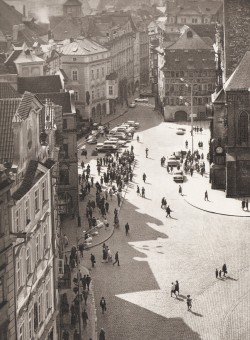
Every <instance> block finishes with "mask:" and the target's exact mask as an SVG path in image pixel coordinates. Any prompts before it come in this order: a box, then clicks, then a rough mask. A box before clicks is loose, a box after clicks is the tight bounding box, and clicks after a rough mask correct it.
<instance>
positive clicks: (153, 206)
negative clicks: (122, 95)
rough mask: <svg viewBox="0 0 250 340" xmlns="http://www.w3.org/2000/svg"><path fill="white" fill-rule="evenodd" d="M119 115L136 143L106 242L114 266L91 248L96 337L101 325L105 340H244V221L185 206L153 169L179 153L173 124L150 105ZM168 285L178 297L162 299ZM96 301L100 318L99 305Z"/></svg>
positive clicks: (246, 317)
mask: <svg viewBox="0 0 250 340" xmlns="http://www.w3.org/2000/svg"><path fill="white" fill-rule="evenodd" d="M126 116H127V117H128V118H126V119H133V118H134V119H135V120H139V122H140V124H141V129H140V131H139V135H140V143H137V142H135V141H133V145H134V147H135V156H136V159H137V161H138V162H137V165H136V168H135V177H134V183H133V185H131V186H130V187H129V188H128V192H127V193H126V196H125V200H124V203H123V206H122V209H121V212H120V221H121V223H120V228H119V229H116V230H115V232H114V234H113V236H112V237H111V238H110V239H109V240H108V242H107V243H108V245H109V246H110V248H111V250H112V252H113V253H115V251H117V250H118V251H119V254H120V267H117V266H112V264H111V263H102V262H101V259H102V250H101V246H98V247H95V248H94V249H92V251H93V253H94V254H95V256H96V259H97V263H96V267H95V268H94V269H93V270H92V273H91V275H92V278H93V280H94V291H95V301H96V308H97V319H98V331H99V330H100V328H101V327H104V329H105V331H106V338H107V339H108V340H118V339H119V340H123V339H124V340H125V339H131V340H137V339H138V340H139V339H140V340H141V339H143V340H149V339H150V340H151V339H157V340H161V339H162V340H168V339H171V340H182V339H183V340H184V339H185V340H186V339H192V340H193V339H194V340H196V339H206V340H211V339H212V340H217V339H218V340H219V339H220V340H221V339H225V340H235V339H242V340H244V339H249V337H250V332H249V324H250V323H249V314H248V313H249V312H248V311H249V292H248V282H249V276H250V272H249V258H250V257H249V255H250V251H249V236H250V235H249V227H248V219H242V218H238V217H233V216H222V215H215V214H208V213H207V212H205V211H203V210H200V209H196V208H194V207H192V206H190V205H189V204H187V202H186V201H185V196H180V195H179V194H178V185H177V184H176V183H174V182H173V179H172V175H170V174H167V172H166V169H165V168H162V167H160V158H161V157H162V156H163V155H165V156H167V155H170V154H171V153H172V152H173V151H177V150H178V149H180V148H182V149H183V148H184V143H185V139H186V138H189V136H188V132H187V134H186V136H176V134H175V131H176V130H175V129H176V124H168V123H162V118H161V116H160V115H158V114H157V113H156V112H154V111H153V110H152V109H151V108H150V107H146V106H144V107H140V106H139V105H138V106H137V108H136V109H134V110H129V112H128V114H126ZM124 118H125V117H124ZM123 120H124V119H123ZM204 135H205V133H204ZM200 137H201V136H200ZM200 137H197V138H200ZM195 138H196V137H195ZM204 138H205V137H204ZM197 141H198V139H197V140H196V141H195V142H197ZM146 147H148V148H149V158H147V159H146V157H145V148H146ZM143 172H145V173H146V174H147V181H146V183H145V189H146V199H143V198H142V197H138V196H137V194H136V185H137V184H138V185H139V186H140V187H141V186H142V185H144V184H143V182H142V174H143ZM189 180H190V183H191V181H193V183H194V185H195V183H197V182H195V180H196V179H193V180H192V179H189ZM184 194H185V186H184ZM212 194H213V191H211V195H212ZM163 196H165V197H166V199H167V201H168V204H169V205H170V207H171V209H172V210H173V212H172V213H171V214H172V218H171V219H170V218H168V219H167V218H166V214H165V212H164V211H163V210H162V209H161V207H160V202H161V198H162V197H163ZM225 200H226V199H225V198H224V200H223V198H221V204H224V203H225ZM127 221H128V223H129V225H130V231H129V235H128V236H126V235H125V229H124V226H125V223H126V222H127ZM223 263H226V264H227V266H228V276H227V278H222V279H216V278H215V269H216V268H218V269H221V266H222V264H223ZM175 280H179V282H180V297H179V298H178V299H175V298H171V297H170V287H171V282H173V281H175ZM187 294H190V295H191V298H192V299H193V308H192V312H188V311H187V307H186V296H187ZM102 296H104V297H105V298H106V301H107V312H106V313H105V314H102V313H101V311H100V307H99V301H100V299H101V297H102Z"/></svg>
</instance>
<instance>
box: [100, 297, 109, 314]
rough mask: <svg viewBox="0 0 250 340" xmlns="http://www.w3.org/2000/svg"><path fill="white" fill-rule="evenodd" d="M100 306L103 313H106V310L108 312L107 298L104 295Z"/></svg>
mask: <svg viewBox="0 0 250 340" xmlns="http://www.w3.org/2000/svg"><path fill="white" fill-rule="evenodd" d="M100 306H101V309H102V314H104V312H106V310H107V305H106V300H105V299H104V297H102V298H101V301H100Z"/></svg>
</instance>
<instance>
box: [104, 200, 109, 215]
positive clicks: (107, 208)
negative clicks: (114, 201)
mask: <svg viewBox="0 0 250 340" xmlns="http://www.w3.org/2000/svg"><path fill="white" fill-rule="evenodd" d="M105 210H106V212H107V213H108V212H109V202H108V201H106V202H105Z"/></svg>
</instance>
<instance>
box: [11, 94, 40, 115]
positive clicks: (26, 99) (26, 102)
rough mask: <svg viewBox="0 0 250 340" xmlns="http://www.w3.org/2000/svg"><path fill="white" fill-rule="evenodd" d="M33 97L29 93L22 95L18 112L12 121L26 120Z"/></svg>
mask: <svg viewBox="0 0 250 340" xmlns="http://www.w3.org/2000/svg"><path fill="white" fill-rule="evenodd" d="M34 97H35V95H34V94H33V93H31V92H25V93H24V95H23V96H22V99H21V102H20V105H19V107H18V110H17V112H16V114H15V115H14V117H13V120H16V121H22V120H26V119H27V118H28V116H29V113H30V109H31V103H32V101H33V100H34Z"/></svg>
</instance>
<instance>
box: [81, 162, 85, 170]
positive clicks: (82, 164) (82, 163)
mask: <svg viewBox="0 0 250 340" xmlns="http://www.w3.org/2000/svg"><path fill="white" fill-rule="evenodd" d="M81 167H82V169H83V168H84V161H81Z"/></svg>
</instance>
